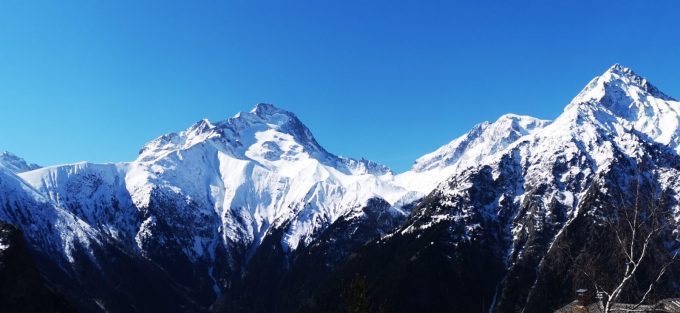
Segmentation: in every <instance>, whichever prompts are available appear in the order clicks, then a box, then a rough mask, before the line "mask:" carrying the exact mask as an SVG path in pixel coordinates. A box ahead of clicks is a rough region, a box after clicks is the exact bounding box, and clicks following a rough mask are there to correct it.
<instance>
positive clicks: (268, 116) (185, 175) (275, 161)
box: [20, 104, 410, 305]
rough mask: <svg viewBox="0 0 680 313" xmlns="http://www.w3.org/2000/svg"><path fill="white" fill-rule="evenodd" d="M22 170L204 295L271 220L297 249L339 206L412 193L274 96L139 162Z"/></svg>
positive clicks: (52, 196)
mask: <svg viewBox="0 0 680 313" xmlns="http://www.w3.org/2000/svg"><path fill="white" fill-rule="evenodd" d="M20 175H21V178H22V179H23V180H24V181H25V182H27V183H28V184H29V185H30V186H31V187H32V188H34V189H35V190H36V191H37V193H39V194H40V195H41V196H44V197H45V198H47V199H48V200H49V201H51V202H52V203H54V205H55V206H58V207H63V208H65V209H67V210H68V211H69V213H71V214H72V215H74V216H76V217H77V218H79V219H81V220H82V221H84V222H85V224H86V225H88V226H89V227H92V228H94V229H96V230H97V232H98V233H100V234H101V235H102V236H105V237H106V238H110V239H112V240H114V241H115V242H117V243H118V244H120V245H122V246H123V247H124V248H125V249H126V250H128V251H131V252H133V253H136V254H139V255H141V256H143V257H144V258H148V259H150V260H152V261H154V262H155V263H157V264H159V265H161V267H163V268H164V269H166V270H168V271H170V272H172V273H182V274H177V276H178V277H180V282H181V283H183V284H185V285H187V286H191V287H192V288H194V289H197V290H202V292H203V293H204V294H205V295H206V296H205V297H204V301H206V302H205V303H206V305H207V304H209V301H211V299H214V297H215V296H216V295H219V294H220V293H221V291H222V289H223V287H224V286H225V285H228V284H229V280H230V277H231V276H232V275H236V276H238V275H239V273H240V272H241V271H242V270H243V268H244V267H245V264H246V262H247V260H248V259H249V258H250V257H251V256H252V255H253V254H254V253H255V251H256V250H257V248H258V246H259V245H260V243H261V242H262V241H263V240H264V238H265V237H267V236H268V235H269V233H270V232H271V231H272V230H273V229H276V231H277V233H278V232H283V234H282V236H281V237H280V244H281V245H282V246H283V247H285V249H286V250H288V251H292V250H295V249H297V248H298V247H299V246H300V245H303V246H304V245H307V244H309V243H310V242H311V241H312V240H313V239H314V238H315V237H316V236H317V235H318V234H320V233H321V231H323V230H324V229H325V228H326V227H328V226H329V225H331V224H332V223H333V222H334V221H335V220H337V219H338V218H340V217H341V216H347V215H348V214H351V212H359V214H358V215H357V217H360V216H361V215H362V213H361V212H362V211H361V210H360V209H361V208H362V207H364V206H365V205H366V203H367V202H368V201H369V200H370V199H373V198H381V199H384V200H386V201H387V202H388V203H401V205H405V204H408V203H404V202H405V201H407V200H408V199H410V198H409V195H408V190H406V189H405V188H403V187H400V186H398V185H396V184H394V183H393V180H394V175H393V174H392V172H391V171H390V170H389V169H388V168H387V167H385V166H382V165H380V164H377V163H375V162H371V161H368V160H363V159H362V160H355V159H350V158H345V157H339V156H336V155H334V154H332V153H329V152H327V151H326V150H325V149H324V148H323V147H321V146H320V145H319V144H318V143H317V141H316V140H315V139H314V137H313V135H312V134H311V132H310V131H309V129H307V127H306V126H304V125H303V124H302V122H301V121H300V120H299V119H298V118H297V117H296V116H295V115H294V114H292V113H290V112H287V111H284V110H281V109H279V108H276V107H274V106H272V105H269V104H259V105H257V106H256V107H255V108H254V109H253V110H252V111H250V112H242V113H239V114H237V115H236V116H234V117H232V118H229V119H226V120H224V121H220V122H215V123H211V122H209V121H207V120H202V121H199V122H198V123H196V124H194V125H193V126H191V127H190V128H188V129H187V130H185V131H182V132H179V133H172V134H167V135H164V136H161V137H159V138H157V139H155V140H153V141H151V142H150V143H148V144H147V145H145V146H144V147H143V148H142V149H141V151H140V154H139V156H138V158H137V160H135V161H132V162H127V163H117V164H90V163H78V164H68V165H60V166H52V167H45V168H40V169H37V170H33V171H29V172H24V173H21V174H20ZM402 198H403V199H402ZM399 200H401V202H400V201H399ZM357 210H358V211H357ZM389 211H392V213H390V214H396V215H400V216H403V214H404V213H403V212H402V211H400V210H398V209H392V208H390V209H389ZM206 281H208V282H211V283H210V284H206ZM206 288H207V289H206Z"/></svg>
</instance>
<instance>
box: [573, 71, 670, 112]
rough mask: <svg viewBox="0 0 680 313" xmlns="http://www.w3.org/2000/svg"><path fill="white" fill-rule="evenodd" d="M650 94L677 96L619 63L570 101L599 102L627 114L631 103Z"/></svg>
mask: <svg viewBox="0 0 680 313" xmlns="http://www.w3.org/2000/svg"><path fill="white" fill-rule="evenodd" d="M650 97H651V98H656V99H659V100H664V101H669V100H671V101H672V100H674V99H673V98H671V97H669V96H667V95H666V94H664V93H663V92H661V91H660V90H659V89H657V88H656V87H655V86H654V85H652V84H651V83H649V81H647V79H645V78H644V77H642V76H639V75H638V74H636V73H635V72H634V71H633V70H631V69H630V68H628V67H625V66H622V65H621V64H618V63H616V64H614V65H612V66H611V67H610V68H609V69H607V71H605V72H604V73H603V74H602V75H600V76H597V77H595V78H593V79H592V80H591V81H590V82H589V83H588V85H586V87H585V88H583V90H582V91H581V92H580V93H579V94H578V95H577V96H576V97H575V98H574V99H573V100H572V101H571V103H572V104H581V103H598V104H601V105H604V106H606V107H608V108H609V109H611V110H613V111H614V113H616V114H617V115H622V116H627V115H628V113H627V112H626V111H627V110H628V109H630V108H632V107H631V104H633V103H641V102H646V100H645V99H647V98H650ZM633 107H634V106H633Z"/></svg>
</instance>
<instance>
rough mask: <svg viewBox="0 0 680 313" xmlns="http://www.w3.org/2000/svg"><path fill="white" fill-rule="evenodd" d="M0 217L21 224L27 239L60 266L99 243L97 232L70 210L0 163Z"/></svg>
mask: <svg viewBox="0 0 680 313" xmlns="http://www.w3.org/2000/svg"><path fill="white" fill-rule="evenodd" d="M0 203H2V204H1V205H0V220H3V221H5V222H8V223H12V224H13V225H16V226H18V227H20V228H21V229H22V230H23V231H24V233H25V235H26V237H27V239H28V241H29V242H30V243H31V244H32V245H34V246H35V247H36V248H37V249H39V250H40V251H42V252H43V253H45V254H46V255H48V256H50V257H51V258H54V261H55V262H59V263H60V265H61V266H67V264H68V263H69V262H73V261H74V257H73V254H74V252H75V251H76V250H79V251H83V252H84V253H85V254H86V255H88V256H90V257H94V255H92V254H91V253H88V251H91V249H89V247H90V246H91V245H99V244H101V242H100V241H99V239H98V234H97V232H96V231H95V230H94V229H92V227H90V226H89V225H88V224H87V223H85V222H84V221H82V220H81V219H79V218H78V217H76V216H74V215H73V214H71V213H70V212H68V211H66V210H64V209H62V208H61V207H59V206H56V205H54V204H53V203H52V202H50V201H49V200H48V199H47V198H45V197H44V196H43V195H42V194H40V193H39V192H38V191H36V190H35V189H34V188H33V187H31V186H30V185H28V184H26V183H25V182H24V181H23V180H22V179H21V178H19V177H18V176H16V175H15V174H14V173H13V172H12V171H10V170H9V169H7V168H6V167H4V165H2V164H0Z"/></svg>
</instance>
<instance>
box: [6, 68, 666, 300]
mask: <svg viewBox="0 0 680 313" xmlns="http://www.w3.org/2000/svg"><path fill="white" fill-rule="evenodd" d="M678 177H680V102H678V101H677V100H675V99H673V98H671V97H670V96H667V95H665V94H664V93H662V92H661V91H659V90H658V89H657V88H656V87H654V86H653V85H651V84H650V83H649V82H648V81H647V80H646V79H644V78H642V77H641V76H639V75H637V74H636V73H634V72H633V71H632V70H631V69H629V68H626V67H623V66H621V65H618V64H616V65H614V66H612V67H611V68H609V69H607V71H606V72H604V73H603V74H602V75H599V76H597V77H595V78H594V79H592V80H591V81H590V82H589V83H588V84H587V85H586V87H585V88H584V89H583V90H582V91H581V92H580V93H578V95H577V96H576V97H575V98H574V99H573V100H572V101H571V102H570V103H569V104H568V105H567V106H566V108H565V109H564V111H563V113H562V114H561V115H560V116H558V117H557V118H556V119H555V120H553V121H547V120H541V119H537V118H533V117H529V116H520V115H514V114H507V115H504V116H501V117H500V118H499V119H498V120H496V121H495V122H483V123H480V124H478V125H476V126H474V127H473V128H472V129H471V130H470V131H469V132H467V133H465V134H464V135H462V136H460V137H458V138H455V139H454V140H452V141H451V142H450V143H448V144H446V145H444V146H442V147H441V148H439V149H437V150H435V151H433V152H432V153H429V154H426V155H424V156H422V157H421V158H419V159H417V160H416V161H415V162H414V165H413V167H412V168H411V169H410V170H408V171H406V172H404V173H399V174H396V173H394V172H392V170H390V169H389V168H388V167H386V166H384V165H381V164H379V163H376V162H373V161H369V160H365V159H353V158H348V157H343V156H339V155H335V154H333V153H331V152H328V151H327V150H325V149H324V148H323V147H322V146H321V145H320V144H319V143H318V142H317V141H316V139H315V138H314V136H313V135H312V132H311V131H310V130H309V129H308V128H307V127H306V126H305V125H304V124H303V123H302V121H300V120H299V119H298V118H297V117H296V116H295V115H294V114H293V113H292V112H288V111H286V110H283V109H280V108H277V107H275V106H274V105H270V104H258V105H257V106H255V108H253V109H252V110H251V111H249V112H241V113H238V114H236V115H235V116H233V117H231V118H228V119H225V120H223V121H218V122H212V121H208V120H201V121H198V122H197V123H195V124H194V125H192V126H190V127H189V128H187V129H186V130H183V131H180V132H177V133H170V134H166V135H163V136H160V137H158V138H157V139H155V140H153V141H151V142H149V143H148V144H146V145H145V146H144V147H142V148H141V150H140V151H139V155H138V156H137V158H136V160H134V161H131V162H122V163H108V164H93V163H76V164H66V165H57V166H46V167H41V166H38V165H35V164H29V163H27V162H26V161H24V160H23V159H21V158H20V157H17V156H15V155H13V154H11V153H9V152H5V153H2V154H1V155H0V221H2V222H3V223H2V224H0V235H2V234H3V229H7V234H8V235H7V238H10V239H11V240H10V239H3V238H4V237H2V236H0V276H2V275H9V276H8V277H11V279H13V281H14V280H18V281H20V280H21V277H23V276H27V277H31V278H30V279H26V281H27V283H26V285H28V286H23V287H21V288H4V289H3V290H2V291H0V306H1V305H2V303H21V301H19V300H21V299H24V298H26V299H28V298H30V299H32V300H31V301H33V302H32V303H34V304H36V305H46V306H47V307H50V305H51V306H52V307H53V308H54V309H53V310H55V311H64V312H70V311H72V310H78V311H80V312H207V311H213V312H347V311H351V310H352V309H355V307H354V306H356V305H357V303H359V305H360V306H361V310H359V311H360V312H371V311H375V312H414V311H418V312H444V311H446V312H480V311H482V312H550V311H551V310H553V309H555V308H557V307H559V306H561V305H563V304H565V303H567V302H570V301H571V300H572V299H573V297H574V290H575V289H576V288H578V287H582V286H583V285H587V283H586V282H585V281H586V279H585V278H584V277H583V273H581V272H579V271H578V270H575V269H576V268H578V266H577V264H580V263H579V262H581V260H595V261H597V262H595V261H594V262H595V264H594V265H593V266H594V267H595V268H597V269H600V272H601V273H603V274H602V275H616V274H617V272H616V270H615V269H614V270H612V268H615V265H616V264H615V260H616V258H615V257H614V256H615V251H613V250H614V249H612V248H611V246H608V240H611V239H612V238H611V236H612V233H611V231H609V230H608V229H607V228H606V227H605V226H604V224H605V223H604V221H606V220H608V219H609V218H611V217H612V216H618V215H620V214H621V212H623V211H622V210H625V207H626V206H627V205H628V204H629V203H630V202H631V201H637V198H636V197H637V195H639V194H640V190H641V187H640V186H644V187H643V188H642V190H643V191H642V192H643V193H644V194H645V195H647V197H648V198H650V199H654V200H655V201H658V202H661V203H663V205H664V206H665V207H666V208H667V209H668V212H669V213H668V215H667V216H664V217H663V223H664V225H667V226H668V227H667V228H664V232H663V233H662V234H661V236H660V238H662V239H659V240H657V241H655V243H654V246H653V252H654V253H653V256H654V257H653V258H650V260H651V261H650V262H647V263H648V264H647V265H646V267H645V268H644V269H643V270H641V272H640V273H641V274H640V275H639V277H637V279H636V281H638V282H639V283H640V284H643V283H645V281H646V280H648V277H651V276H653V275H651V274H649V273H651V272H652V271H653V269H654V268H655V267H658V266H659V265H660V264H663V263H664V262H666V261H667V260H669V259H670V258H671V257H672V255H673V253H674V252H675V251H677V249H678V248H679V246H678V243H679V242H678V238H677V233H678V230H680V224H679V223H678V221H680V207H679V206H678V200H679V197H680V195H677V190H680V181H679V180H678ZM15 246H17V247H18V248H17V249H16V250H17V251H19V252H12V253H8V252H7V251H14V249H15V248H14V247H15ZM19 248H20V249H19ZM17 260H19V261H17ZM4 264H22V266H23V267H24V268H22V270H21V271H19V270H12V271H7V270H5V272H3V270H4V269H3V267H2V266H3V265H4ZM679 270H680V268H677V267H675V266H673V267H671V268H670V269H669V271H668V274H666V275H665V276H664V279H663V280H662V281H660V283H659V284H658V287H657V288H655V289H654V293H653V297H656V298H660V297H664V296H672V295H677V293H678V291H679V290H678V289H680V287H679V286H678V285H677V284H676V283H675V281H677V278H678V277H680V276H678V274H680V272H678V271H679ZM3 273H10V274H3ZM11 273H24V274H15V275H12V274H11ZM25 273H28V274H25ZM3 281H4V280H3ZM8 281H9V280H8ZM626 296H627V297H634V296H635V292H634V291H630V292H629V293H627V294H626ZM9 299H13V300H12V301H14V302H12V301H10V300H9ZM17 299H19V300H17ZM27 301H28V300H27ZM7 307H10V306H9V304H8V306H7ZM11 308H14V306H11ZM17 310H18V309H17ZM36 310H37V311H41V310H44V309H40V308H38V309H27V310H25V311H36ZM352 312H354V311H352Z"/></svg>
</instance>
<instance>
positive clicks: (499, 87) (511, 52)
mask: <svg viewBox="0 0 680 313" xmlns="http://www.w3.org/2000/svg"><path fill="white" fill-rule="evenodd" d="M678 16H680V2H678V1H670V0H669V1H662V0H657V1H330V0H329V1H207V0H206V1H139V0H137V1H91V0H88V1H44V2H39V1H30V0H27V1H18V0H16V1H3V2H2V3H1V4H0V39H1V40H2V41H1V42H0V134H1V135H0V150H9V151H12V152H15V153H16V154H18V155H20V156H23V157H25V158H26V159H27V160H29V161H32V162H38V163H40V164H43V165H50V164H58V163H68V162H76V161H82V160H87V161H92V162H110V161H129V160H133V159H134V158H135V156H136V154H137V152H138V150H139V149H140V148H141V147H142V146H143V145H144V143H146V142H147V141H149V140H151V139H153V138H155V137H157V136H159V135H161V134H164V133H168V132H172V131H178V130H182V129H184V128H186V127H188V126H189V125H191V124H192V123H193V122H195V121H197V120H199V119H201V118H204V117H205V118H209V119H210V120H221V119H224V118H227V117H230V116H232V115H234V114H235V113H236V112H238V111H247V110H250V109H251V107H253V106H254V105H255V104H256V103H258V102H267V103H273V104H276V105H277V106H279V107H282V108H285V109H288V110H291V111H293V112H295V113H296V114H297V115H298V116H299V117H300V118H301V119H302V121H303V122H304V123H306V124H307V125H308V126H309V127H310V129H311V130H312V132H313V133H314V134H315V136H316V137H317V139H318V140H319V142H320V143H321V144H322V145H324V146H325V147H326V148H327V149H328V150H329V151H331V152H334V153H337V154H342V155H348V156H352V157H366V158H369V159H373V160H376V161H378V162H382V163H384V164H387V165H389V166H391V167H392V168H394V169H395V170H397V171H402V170H405V169H407V168H408V167H409V166H410V165H411V163H412V162H413V161H414V160H415V159H416V158H417V157H418V156H420V155H422V154H424V153H427V152H430V151H431V150H434V149H435V148H437V147H439V146H441V145H442V144H445V143H447V142H448V141H450V140H452V139H453V138H455V137H457V136H459V135H461V134H462V133H464V132H465V131H467V130H468V129H469V128H470V127H471V126H473V125H474V124H476V123H478V122H481V121H484V120H495V119H496V118H497V117H498V116H500V115H502V114H504V113H507V112H513V113H518V114H527V115H532V116H536V117H540V118H547V119H552V118H554V117H556V116H557V115H558V114H559V113H560V112H561V111H562V109H563V107H564V106H565V105H566V103H567V102H568V101H569V100H570V99H571V98H572V97H573V96H575V95H576V93H577V92H578V91H579V90H580V89H581V88H582V87H583V86H584V85H585V84H586V83H587V82H588V80H589V79H591V78H592V77H593V76H595V75H597V74H599V73H601V72H603V71H604V70H606V68H608V67H609V66H610V65H611V64H613V63H616V62H618V63H622V64H624V65H626V66H629V67H631V68H633V69H634V70H635V71H637V72H638V73H639V74H642V75H643V76H645V77H647V78H649V79H650V81H652V82H653V83H655V84H656V85H657V86H658V87H659V88H660V89H661V90H663V91H664V92H666V93H667V94H670V95H671V96H675V97H680V81H679V78H680V19H679V18H678Z"/></svg>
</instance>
